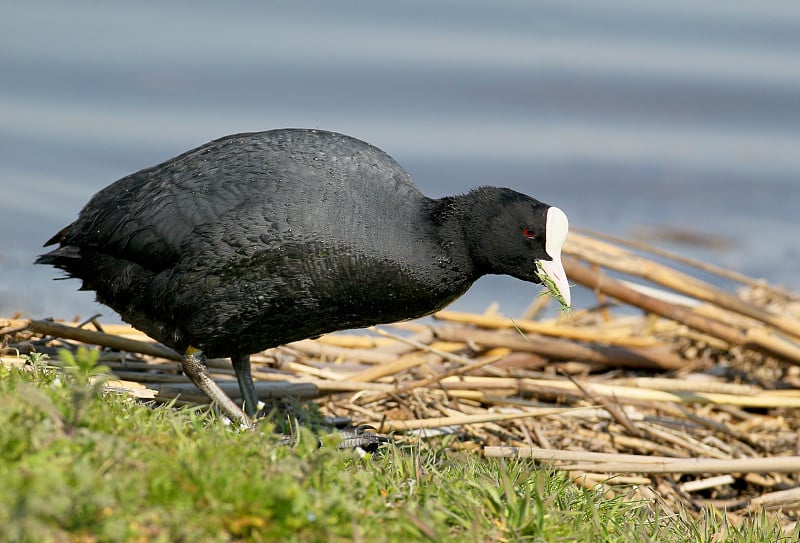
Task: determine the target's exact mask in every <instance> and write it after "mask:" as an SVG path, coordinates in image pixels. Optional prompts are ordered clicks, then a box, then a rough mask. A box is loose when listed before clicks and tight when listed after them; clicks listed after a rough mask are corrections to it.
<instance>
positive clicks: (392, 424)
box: [372, 407, 571, 432]
mask: <svg viewBox="0 0 800 543" xmlns="http://www.w3.org/2000/svg"><path fill="white" fill-rule="evenodd" d="M569 409H571V408H569V407H551V408H541V409H530V410H528V411H524V412H520V413H483V414H476V415H455V416H446V417H431V418H425V419H415V420H384V421H373V422H372V425H373V426H376V428H378V431H379V432H397V431H408V430H420V429H424V428H438V427H441V426H463V425H465V424H480V423H489V422H499V421H507V420H516V419H524V418H529V417H543V416H546V415H555V414H558V413H562V412H564V411H567V410H569ZM378 424H380V425H381V426H380V427H379V426H377V425H378Z"/></svg>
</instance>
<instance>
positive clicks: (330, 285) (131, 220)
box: [37, 129, 568, 392]
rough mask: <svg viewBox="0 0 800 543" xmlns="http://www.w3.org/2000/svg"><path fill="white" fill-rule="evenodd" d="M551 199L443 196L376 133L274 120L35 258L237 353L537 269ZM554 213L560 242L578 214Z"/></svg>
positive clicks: (109, 208)
mask: <svg viewBox="0 0 800 543" xmlns="http://www.w3.org/2000/svg"><path fill="white" fill-rule="evenodd" d="M551 209H554V210H556V211H558V213H560V214H561V215H563V213H561V212H560V211H559V210H557V208H551V207H550V206H547V205H546V204H542V203H541V202H538V201H536V200H534V199H532V198H529V197H527V196H524V195H521V194H519V193H516V192H514V191H511V190H508V189H495V188H482V189H477V190H475V191H472V192H470V193H468V194H466V195H463V196H455V197H446V198H441V199H431V198H428V197H426V196H424V195H423V194H422V193H421V192H420V191H419V190H418V189H417V187H416V186H415V185H414V183H413V181H412V180H411V178H410V177H409V176H408V175H407V174H406V173H405V172H404V171H403V169H402V168H401V167H400V166H399V165H398V164H397V163H396V162H395V161H394V160H393V159H392V158H391V157H390V156H389V155H387V154H386V153H384V152H382V151H381V150H379V149H377V148H376V147H373V146H371V145H369V144H367V143H364V142H362V141H359V140H356V139H354V138H350V137H347V136H344V135H341V134H336V133H332V132H325V131H316V130H303V129H285V130H273V131H268V132H258V133H250V134H239V135H234V136H228V137H225V138H221V139H219V140H215V141H213V142H210V143H208V144H206V145H203V146H201V147H199V148H197V149H194V150H192V151H188V152H186V153H184V154H182V155H180V156H178V157H176V158H174V159H172V160H169V161H167V162H165V163H163V164H160V165H158V166H155V167H152V168H148V169H145V170H142V171H139V172H137V173H134V174H132V175H130V176H127V177H125V178H123V179H120V180H119V181H117V182H116V183H114V184H112V185H110V186H108V187H106V188H105V189H103V190H101V191H100V192H99V193H97V194H96V195H95V196H94V197H93V198H92V200H91V201H90V202H89V203H88V204H87V205H86V207H85V208H84V209H83V210H82V211H81V213H80V216H79V218H78V220H77V221H75V222H74V223H72V224H70V225H69V226H67V227H66V228H64V229H63V230H62V231H61V232H59V233H58V234H56V236H54V237H53V238H52V239H51V240H50V241H49V242H48V243H59V244H60V246H59V247H58V248H56V249H55V250H53V251H51V252H49V253H47V254H45V255H42V256H41V257H39V260H38V261H37V262H39V263H47V264H53V265H55V266H57V267H59V268H61V269H63V270H65V271H66V272H67V273H68V274H69V275H70V276H73V277H78V278H80V279H82V280H83V286H82V288H83V289H88V290H94V291H96V293H97V299H98V301H100V302H102V303H104V304H106V305H109V306H110V307H112V308H114V309H115V310H116V311H117V312H119V313H120V315H122V317H123V318H124V319H125V320H127V321H128V322H130V323H131V324H133V325H134V326H136V327H137V328H140V329H141V330H143V331H145V332H146V333H148V334H149V335H150V336H152V337H154V338H155V339H157V340H159V341H161V342H163V343H165V344H166V345H169V346H170V347H173V348H175V349H176V350H178V351H179V352H187V349H190V348H193V349H200V350H202V351H203V352H204V353H205V354H206V355H210V356H214V357H221V356H230V357H234V366H235V367H236V360H235V358H236V357H239V358H241V357H246V356H247V355H249V354H251V353H254V352H257V351H261V350H263V349H265V348H268V347H273V346H276V345H280V344H282V343H286V342H288V341H293V340H297V339H302V338H307V337H311V336H316V335H319V334H321V333H325V332H330V331H334V330H340V329H345V328H355V327H362V326H366V325H371V324H377V323H383V322H390V321H395V320H400V319H407V318H412V317H418V316H421V315H425V314H428V313H431V312H433V311H435V310H437V309H440V308H442V307H444V306H445V305H447V304H448V303H450V302H451V301H453V300H454V299H456V298H457V297H459V296H460V295H461V294H463V293H464V292H465V291H466V290H467V289H468V288H469V287H470V285H471V284H472V283H473V282H474V281H475V280H476V279H477V278H478V277H480V276H481V275H484V274H486V273H508V274H511V275H514V276H517V277H519V278H521V279H525V280H529V281H533V282H538V279H537V278H536V275H535V266H534V260H551V261H557V260H558V258H559V256H560V254H555V255H554V254H549V255H548V252H552V250H551V248H548V251H545V243H546V239H545V238H546V234H547V232H546V230H547V229H549V223H550V220H551V217H552V216H554V215H557V214H558V213H555V212H550V210H551ZM553 220H556V222H558V223H559V225H558V226H559V229H563V233H562V232H560V231H559V232H557V235H556V237H558V236H561V239H560V240H556V241H557V243H556V242H553V243H556V245H557V246H558V247H557V249H558V252H559V253H560V247H561V243H563V236H566V218H565V217H564V219H563V223H564V224H563V228H562V225H561V223H560V221H561V218H560V216H558V217H556V219H553ZM546 223H547V226H546ZM504 228H510V229H511V230H512V231H504V230H503V229H504ZM523 229H524V235H523ZM533 229H535V230H536V234H533V233H532V230H533ZM529 234H530V235H529ZM506 237H509V239H511V242H509V241H508V240H506V239H505V238H506ZM508 243H511V246H510V247H505V245H506V244H508ZM558 265H559V266H560V261H559V262H558ZM561 273H562V274H563V269H562V270H561ZM564 284H566V283H565V282H564ZM567 288H568V287H567ZM237 373H239V372H238V369H237ZM240 377H241V376H240ZM248 379H249V364H248V372H247V379H245V381H246V380H248ZM241 383H242V379H241V378H240V384H241ZM243 392H244V390H243Z"/></svg>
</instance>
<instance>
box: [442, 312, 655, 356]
mask: <svg viewBox="0 0 800 543" xmlns="http://www.w3.org/2000/svg"><path fill="white" fill-rule="evenodd" d="M433 316H434V317H435V318H436V319H439V320H443V321H448V322H454V323H458V324H473V325H475V326H479V327H481V328H495V329H496V328H508V329H512V330H513V329H519V330H522V331H523V332H528V333H532V334H540V335H543V336H556V337H559V338H563V339H571V340H575V341H589V342H594V343H603V344H607V345H622V346H629V347H652V346H654V345H660V344H661V343H660V342H658V341H655V340H653V339H652V338H645V337H631V336H630V335H629V334H627V333H626V332H625V331H614V330H613V329H612V330H609V331H608V332H606V331H604V330H600V329H598V330H588V331H587V330H585V329H583V328H578V327H575V326H565V325H557V324H546V323H542V322H539V321H525V320H515V319H509V318H505V317H496V316H486V315H475V314H472V313H462V312H460V311H450V310H443V311H438V312H436V313H434V315H433Z"/></svg>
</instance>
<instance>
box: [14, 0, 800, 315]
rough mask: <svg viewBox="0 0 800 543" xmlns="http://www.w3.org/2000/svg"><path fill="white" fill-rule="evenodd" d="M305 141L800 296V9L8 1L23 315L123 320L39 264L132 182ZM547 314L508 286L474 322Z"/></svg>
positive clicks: (484, 295)
mask: <svg viewBox="0 0 800 543" xmlns="http://www.w3.org/2000/svg"><path fill="white" fill-rule="evenodd" d="M290 126H291V127H317V128H324V129H329V130H335V131H340V132H344V133H347V134H350V135H352V136H355V137H358V138H360V139H363V140H366V141H368V142H370V143H373V144H375V145H377V146H378V147H380V148H382V149H383V150H385V151H387V152H388V153H389V154H391V155H392V156H394V157H395V158H396V159H397V160H398V161H399V162H400V163H401V164H402V165H403V166H404V167H405V168H406V169H407V170H408V171H409V173H410V174H411V175H412V176H413V177H414V178H415V179H416V181H417V183H418V185H419V186H420V188H421V189H422V190H423V191H424V192H425V193H427V194H429V195H432V196H441V195H444V194H447V193H454V192H462V191H465V190H467V189H468V188H471V187H474V186H477V185H481V184H493V185H501V186H509V187H512V188H515V189H517V190H520V191H523V192H526V193H529V194H531V195H533V196H536V197H537V198H539V199H541V200H543V201H546V202H548V203H551V204H554V205H558V206H559V207H561V208H563V209H564V210H565V211H566V212H567V213H568V215H569V217H570V219H571V222H572V223H573V224H574V225H577V226H583V227H588V228H592V229H596V230H599V231H602V232H605V233H609V234H615V235H621V236H641V235H642V234H645V235H649V236H651V237H652V234H653V232H658V231H660V229H664V228H668V229H672V230H673V231H675V230H677V231H678V234H681V235H683V234H684V233H688V234H691V235H697V236H699V241H700V242H701V243H699V244H698V243H692V244H686V243H681V242H680V241H679V240H678V241H671V242H669V241H668V242H666V243H661V242H658V243H659V244H660V245H661V246H663V247H665V248H669V249H672V250H674V251H677V252H681V253H684V254H687V255H688V256H692V257H696V258H701V259H703V260H707V261H710V262H714V263H717V264H721V265H723V266H727V267H731V268H734V269H736V270H739V271H742V272H744V273H747V274H750V275H753V276H756V277H763V278H766V279H769V280H770V281H774V282H777V283H781V284H784V285H787V286H789V287H792V288H795V289H796V288H799V287H800V232H798V228H797V227H798V209H799V208H800V178H799V177H800V3H798V2H796V1H793V0H785V1H775V0H767V1H763V2H751V1H744V0H724V1H723V0H720V1H715V2H709V1H699V0H677V1H670V2H663V1H640V0H635V1H634V0H609V1H604V2H588V1H585V2H584V1H575V0H552V1H529V0H493V1H491V2H487V1H478V0H473V1H462V0H459V1H430V0H406V1H403V2H388V1H386V2H381V1H370V2H366V1H364V2H350V1H347V2H338V1H330V0H318V1H313V2H263V1H247V2H218V1H208V0H203V1H194V2H162V1H158V2H156V1H149V0H143V1H138V2H127V3H126V2H97V1H91V2H89V1H71V2H56V1H49V2H48V1H36V0H30V1H26V2H8V1H3V2H0V189H2V190H1V192H0V194H2V198H0V229H1V230H0V231H2V234H1V236H2V237H0V242H1V245H0V315H3V316H11V315H13V314H14V313H16V312H21V313H22V315H24V316H31V317H37V318H38V317H47V316H56V317H62V318H70V317H72V316H73V315H75V314H80V315H82V316H83V317H87V316H89V315H91V314H93V313H95V312H98V311H99V312H102V313H104V315H105V316H106V318H107V319H111V320H115V319H117V318H118V317H116V316H115V315H114V314H113V312H111V311H110V310H108V309H107V308H104V307H101V306H99V305H97V304H96V303H94V301H93V294H92V293H86V292H77V291H76V289H77V287H78V285H79V283H78V281H77V280H69V281H53V280H52V279H53V278H54V277H57V276H58V274H59V272H57V271H56V270H55V269H53V268H50V267H45V266H34V265H33V264H32V261H33V259H34V258H35V255H36V254H38V253H40V252H41V251H42V249H41V245H42V243H43V242H44V241H45V240H46V239H48V238H49V237H50V236H51V235H52V234H54V233H55V232H56V231H57V230H59V229H60V228H61V227H63V226H65V225H66V224H68V223H69V222H71V221H72V220H73V219H74V218H75V217H76V216H77V213H78V211H79V210H80V208H81V207H82V206H83V204H84V203H86V201H88V199H89V198H90V197H91V196H92V194H94V193H95V192H96V191H97V190H99V189H100V188H102V187H103V186H105V185H107V184H109V183H110V182H112V181H114V180H116V179H118V178H120V177H122V176H124V175H126V174H128V173H131V172H133V171H136V170H139V169H141V168H144V167H148V166H151V165H154V164H156V163H159V162H161V161H163V160H166V159H169V158H171V157H173V156H175V155H177V154H179V153H181V152H183V151H185V150H188V149H190V148H192V147H196V146H198V145H200V144H202V143H205V142H207V141H209V140H211V139H214V138H217V137H220V136H222V135H225V134H230V133H236V132H244V131H255V130H265V129H270V128H279V127H290ZM679 237H680V236H679ZM648 239H651V238H648ZM537 292H538V287H531V286H530V285H526V284H524V283H521V282H519V281H516V280H514V279H511V278H507V277H488V278H484V279H482V280H481V281H479V282H478V283H477V284H476V285H475V286H474V287H473V289H472V290H471V291H470V292H469V293H468V294H467V296H465V297H464V298H463V299H462V300H460V301H459V302H457V303H456V307H457V308H459V309H467V310H476V311H477V310H481V309H483V308H484V307H485V306H486V305H487V304H488V303H489V302H491V301H493V300H497V301H498V302H500V304H501V306H500V309H501V311H503V312H505V313H506V314H509V315H516V314H518V313H519V312H521V311H522V310H523V309H524V308H525V306H526V305H527V304H528V303H529V301H530V300H531V299H532V298H533V296H535V295H536V293H537ZM580 296H582V297H583V299H585V300H589V294H588V293H586V292H584V293H583V294H579V299H580Z"/></svg>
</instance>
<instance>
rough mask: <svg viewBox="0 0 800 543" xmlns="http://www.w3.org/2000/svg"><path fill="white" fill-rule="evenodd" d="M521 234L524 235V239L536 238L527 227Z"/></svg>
mask: <svg viewBox="0 0 800 543" xmlns="http://www.w3.org/2000/svg"><path fill="white" fill-rule="evenodd" d="M522 233H523V234H524V235H525V237H526V238H535V237H536V234H534V233H533V230H531V229H530V228H528V227H527V226H526V227H524V228H523V229H522Z"/></svg>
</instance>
